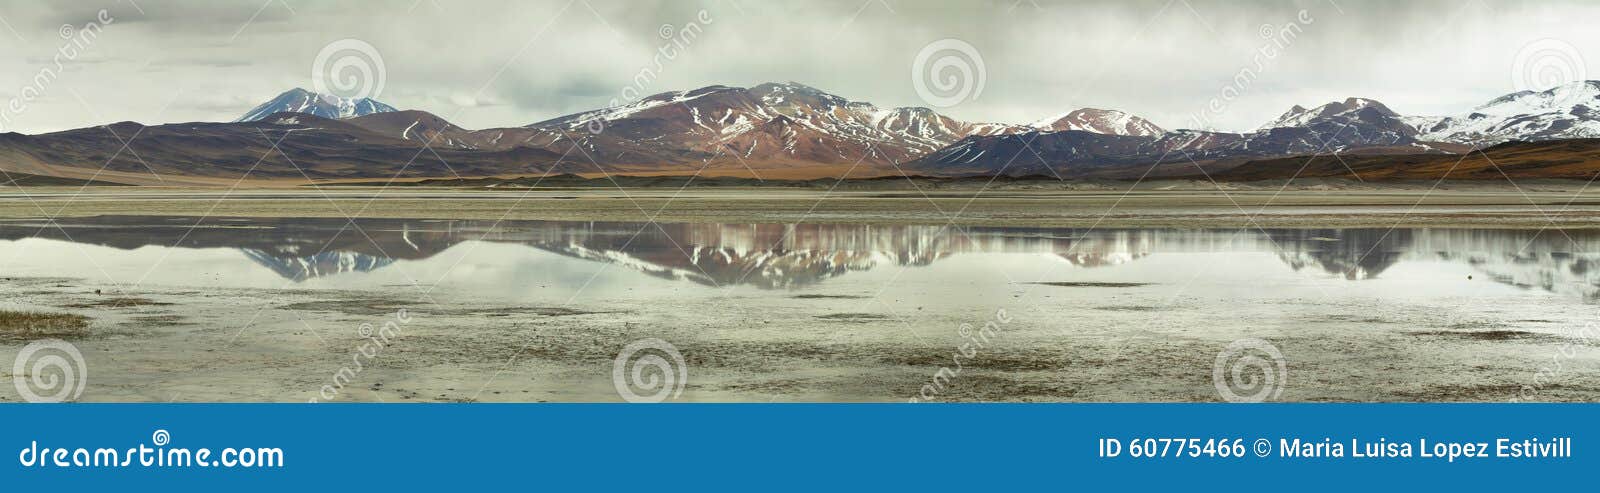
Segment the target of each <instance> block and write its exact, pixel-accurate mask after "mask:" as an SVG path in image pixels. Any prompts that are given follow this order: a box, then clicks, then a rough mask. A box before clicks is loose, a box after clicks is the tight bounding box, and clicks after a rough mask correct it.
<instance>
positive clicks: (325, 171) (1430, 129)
mask: <svg viewBox="0 0 1600 493" xmlns="http://www.w3.org/2000/svg"><path fill="white" fill-rule="evenodd" d="M1586 139H1600V82H1597V81H1582V82H1575V83H1571V84H1567V85H1563V86H1560V87H1556V88H1552V89H1549V90H1546V91H1538V92H1534V91H1523V92H1517V93H1513V94H1508V95H1505V96H1502V97H1499V98H1495V99H1494V100H1491V101H1489V102H1487V103H1485V104H1483V105H1480V106H1478V107H1477V108H1474V109H1473V110H1472V111H1469V112H1466V113H1463V114H1458V115H1447V116H1408V115H1402V114H1399V113H1397V112H1395V111H1393V110H1391V109H1390V108H1389V107H1387V106H1386V105H1384V104H1383V103H1381V102H1378V101H1375V100H1372V99H1365V98H1347V99H1345V100H1342V101H1334V102H1329V103H1326V104H1322V105H1319V106H1315V107H1312V108H1306V107H1302V106H1294V107H1292V108H1290V109H1289V110H1288V111H1286V112H1285V113H1284V114H1283V115H1282V116H1280V117H1278V118H1277V119H1274V120H1273V121H1271V122H1268V123H1266V124H1264V125H1262V126H1261V127H1260V128H1258V129H1256V130H1253V131H1250V132H1242V133H1232V132H1215V131H1205V130H1191V129H1180V130H1167V129H1163V128H1161V127H1160V126H1157V125H1155V124H1154V123H1152V122H1150V121H1149V120H1146V119H1144V118H1141V117H1139V116H1136V115H1132V114H1128V113H1126V112H1122V111H1117V110H1110V109H1093V108H1083V109H1077V110H1072V111H1069V112H1065V113H1062V114H1059V115H1058V116H1053V117H1049V118H1044V119H1041V120H1039V121H1036V122H1034V123H1031V124H1004V123H985V122H967V121H961V120H957V119H955V118H952V117H949V116H946V115H943V114H940V113H938V112H936V111H934V110H931V109H928V108H920V107H897V108H891V107H879V106H876V105H873V104H871V103H867V102H861V101H852V100H849V99H846V98H844V97H841V96H838V95H834V94H830V93H828V92H825V91H822V90H820V89H817V88H813V87H810V86H806V85H804V84H799V83H795V82H785V83H767V84H760V85H756V86H753V87H748V88H745V87H731V86H708V87H702V88H699V89H693V90H687V91H674V92H665V93H660V94H656V95H652V96H648V97H644V98H641V99H639V100H637V101H632V102H628V103H625V104H620V105H617V106H612V107H608V108H602V109H597V110H593V111H586V112H581V113H576V114H572V115H567V116H562V117H559V118H554V119H549V120H545V121H540V122H536V123H532V124H528V125H525V126H520V127H509V128H492V129H481V130H469V129H465V128H462V127H460V126H457V125H455V124H452V123H450V122H449V121H447V120H445V119H444V118H441V117H439V116H437V115H433V114H430V113H427V112H423V111H417V110H406V111H401V110H397V109H396V108H394V107H392V106H389V105H387V104H384V103H381V102H378V101H374V100H371V99H347V98H339V97H335V96H328V95H320V94H316V93H312V92H310V91H306V90H303V89H294V90H291V91H288V92H285V93H283V94H281V95H279V96H278V97H276V98H273V99H272V100H270V101H268V102H266V103H264V104H262V105H260V106H258V107H256V108H254V109H252V110H251V111H250V112H248V113H246V114H245V115H243V116H241V117H240V118H239V119H238V120H237V121H234V122H226V123H181V124H167V125H156V126H145V125H141V124H138V123H134V122H120V123H113V124H108V125H103V126H99V127H90V128H83V129H76V130H68V131H63V132H54V133H47V134H39V135H22V134H15V133H7V134H0V169H3V170H5V171H7V172H8V173H19V174H25V175H37V176H43V177H60V178H75V179H88V178H93V179H95V180H97V181H101V182H116V183H129V184H151V183H169V184H170V183H186V184H205V183H231V182H232V181H234V180H237V179H239V178H241V177H248V178H251V179H257V180H289V181H298V182H306V181H336V180H362V179H368V180H370V179H389V178H392V177H400V178H441V177H449V178H456V177H513V176H538V175H543V174H551V173H573V174H585V175H597V174H613V173H623V174H638V175H689V174H696V173H704V174H707V175H739V176H755V177H762V178H769V179H770V178H779V179H809V178H818V177H851V178H865V177H877V176H900V175H926V176H968V175H990V176H992V175H996V174H1004V175H1012V176H1024V175H1040V176H1053V177H1060V178H1126V179H1131V178H1138V177H1145V176H1150V177H1190V178H1193V177H1198V176H1206V177H1216V178H1219V179H1274V178H1288V177H1290V176H1300V171H1299V169H1300V168H1302V167H1303V166H1302V165H1301V163H1306V162H1307V161H1308V159H1309V160H1310V162H1312V163H1318V161H1317V159H1322V161H1323V162H1322V163H1321V164H1319V165H1318V166H1317V167H1315V168H1316V169H1318V170H1322V172H1326V176H1329V177H1338V176H1341V172H1342V174H1343V176H1345V177H1352V176H1357V175H1359V176H1362V178H1363V179H1366V178H1367V177H1375V178H1379V179H1381V178H1384V177H1392V178H1399V177H1406V178H1429V177H1434V178H1437V177H1441V176H1444V175H1443V174H1441V173H1448V172H1449V171H1448V170H1447V169H1445V168H1439V169H1435V168H1437V167H1428V166H1417V165H1416V163H1420V162H1428V163H1432V162H1434V161H1439V160H1443V161H1450V160H1452V159H1451V158H1449V156H1456V157H1457V158H1460V157H1461V155H1462V154H1463V153H1469V152H1476V151H1475V150H1477V149H1484V148H1490V147H1493V146H1497V145H1501V144H1507V143H1516V142H1553V141H1561V142H1563V144H1560V145H1554V144H1551V145H1546V146H1544V147H1541V148H1539V150H1537V151H1536V152H1523V153H1522V154H1521V155H1522V156H1523V157H1524V158H1527V159H1533V160H1535V161H1537V162H1533V163H1531V164H1532V165H1533V167H1532V168H1529V169H1533V170H1535V171H1534V172H1530V173H1531V175H1532V176H1534V177H1541V176H1544V175H1540V174H1539V173H1540V171H1537V170H1545V169H1559V171H1560V173H1559V175H1560V176H1559V177H1569V178H1586V177H1592V176H1593V175H1594V174H1595V172H1596V171H1600V167H1596V166H1595V165H1596V164H1600V163H1593V162H1591V161H1592V160H1591V159H1589V158H1588V156H1594V155H1597V153H1600V141H1597V140H1586ZM124 141H126V142H128V144H127V145H126V146H124V145H123V142H124ZM1522 150H1523V151H1527V149H1522ZM1476 155H1477V154H1474V156H1476ZM1316 156H1322V158H1315V157H1316ZM1295 157H1300V158H1301V159H1298V160H1296V159H1293V158H1295ZM1330 158H1331V159H1333V160H1334V161H1337V162H1338V165H1339V168H1330V167H1329V166H1328V163H1327V162H1326V161H1327V160H1328V159H1330ZM1475 159H1476V158H1475ZM1484 159H1486V160H1489V161H1490V164H1491V165H1493V160H1492V159H1491V158H1487V157H1486V158H1484ZM1351 160H1359V161H1361V162H1362V163H1363V166H1364V167H1366V168H1367V169H1366V170H1365V171H1364V172H1363V173H1359V174H1358V173H1355V170H1354V169H1351V167H1350V166H1349V165H1348V164H1347V163H1348V162H1350V161H1351ZM1456 160H1457V161H1460V159H1456ZM1297 161H1298V162H1297ZM1501 175H1504V173H1501ZM1452 177H1456V178H1474V177H1476V178H1484V177H1492V176H1482V175H1471V176H1466V175H1462V176H1455V175H1452Z"/></svg>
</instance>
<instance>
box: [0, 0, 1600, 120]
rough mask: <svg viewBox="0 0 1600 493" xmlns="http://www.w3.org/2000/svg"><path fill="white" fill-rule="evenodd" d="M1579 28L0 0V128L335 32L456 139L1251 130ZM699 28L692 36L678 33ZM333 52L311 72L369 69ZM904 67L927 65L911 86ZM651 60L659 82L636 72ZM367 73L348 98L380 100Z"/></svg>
mask: <svg viewBox="0 0 1600 493" xmlns="http://www.w3.org/2000/svg"><path fill="white" fill-rule="evenodd" d="M102 9H104V10H105V11H106V14H104V15H101V14H99V13H98V12H99V11H100V10H102ZM702 11H703V13H702ZM1594 19H1600V2H1592V1H1588V2H1586V1H1573V2H1559V1H1544V2H1521V1H1479V0H1470V1H1461V0H1448V1H1439V2H1425V1H1418V2H1389V1H1381V2H1378V1H1375V2H1366V1H1358V0H1331V1H1330V0H1304V1H1300V2H1292V1H1282V2H1259V3H1250V2H1242V1H1237V0H1231V1H1210V0H1152V1H1142V2H1141V1H1133V2H1128V1H1092V2H1090V1H1073V2H1061V1H1054V0H972V1H963V2H953V1H929V0H919V1H911V0H865V1H863V0H838V1H831V0H810V1H796V2H787V1H758V0H705V1H702V2H695V1H689V0H675V1H660V2H648V1H640V0H549V1H544V0H534V1H527V0H519V1H471V2H463V1H452V0H395V1H376V0H374V1H362V2H330V1H312V0H240V1H228V0H210V1H198V0H196V1H176V0H77V1H72V2H38V1H33V0H0V21H3V22H0V130H4V131H18V132H24V133H38V132H48V131H55V130H62V129H67V128H76V127H83V126H90V125H97V124H103V123H107V122H115V121H123V120H133V121H138V122H142V123H147V124H154V123H171V122H187V121H228V120H232V119H234V118H237V117H238V116H239V115H240V114H242V113H244V112H245V111H247V110H249V109H250V108H251V107H252V106H254V105H256V104H259V103H261V102H263V101H265V100H267V99H270V98H271V97H273V96H275V95H277V94H278V93H280V92H282V91H284V90H287V89H289V88H294V87H306V88H311V87H313V86H314V79H315V77H314V76H313V71H314V70H313V69H314V67H315V66H316V65H317V61H318V58H319V54H322V53H323V52H324V48H326V47H328V46H330V45H337V43H339V42H341V40H347V39H354V40H359V41H360V42H364V43H365V44H366V45H368V46H370V47H371V51H374V52H376V54H377V56H378V57H381V60H382V70H378V71H372V73H374V74H381V76H382V77H381V81H382V86H381V91H380V92H379V93H378V94H377V95H376V99H378V100H380V101H383V102H386V103H389V104H391V105H394V106H396V107H400V108H411V109H422V110H427V111H430V112H433V113H436V114H439V115H440V116H443V117H445V118H447V119H449V120H451V121H453V122H455V123H457V124H459V125H462V126H465V127H468V128H487V127H495V126H516V125H525V124H528V123H532V122H536V121H540V120H544V119H548V118H552V117H556V116H560V115H563V114H567V113H572V112H576V111H582V110H586V109H592V108H596V107H601V106H605V105H606V104H607V103H608V102H610V101H612V100H618V99H623V98H626V97H629V96H631V94H632V92H631V91H634V90H641V89H642V91H640V92H643V93H655V92H665V91H672V90H681V89H689V88H694V87H700V86H705V85H711V84H724V85H736V86H749V85H754V84H759V83H761V82H767V81H797V82H802V83H805V84H808V85H811V86H814V87H817V88H820V89H823V90H826V91H829V92H832V93H835V94H838V95H841V96H844V97H847V98H850V99H853V100H858V101H870V102H873V103H876V104H878V105H880V106H930V105H934V104H935V103H937V105H938V106H941V107H940V108H939V109H940V111H941V112H944V113H946V114H948V115H950V116H952V117H955V118H959V119H963V120H969V121H999V122H1014V123H1024V122H1030V121H1034V120H1038V119H1040V118H1044V117H1046V116H1050V115H1052V114H1057V113H1062V112H1065V111H1067V110H1071V109H1074V108H1079V107H1099V108H1116V109H1122V110H1126V111H1129V112H1132V113H1135V114H1138V115H1142V116H1145V117H1147V118H1150V119H1151V120H1154V121H1155V122H1156V123H1157V124H1159V125H1162V126H1165V127H1168V128H1189V127H1196V126H1209V127H1210V128H1215V129H1222V130H1247V129H1251V128H1254V127H1256V126H1258V125H1260V124H1261V123H1264V122H1266V121H1268V120H1271V119H1272V118H1274V117H1276V116H1277V115H1279V114H1281V113H1283V112H1284V111H1285V110H1286V109H1288V108H1289V107H1290V106H1292V105H1295V104H1301V105H1306V106H1312V105H1317V104H1322V103H1325V102H1328V101H1331V100H1335V99H1343V98H1345V97H1349V96H1361V97H1369V98H1374V99H1377V100H1380V101H1383V102H1384V103H1387V104H1388V105H1389V106H1390V107H1391V108H1394V109H1395V110H1396V111H1399V112H1402V113H1408V114H1449V113H1457V112H1463V111H1467V110H1470V109H1471V108H1472V107H1473V106H1476V105H1478V104H1481V103H1483V102H1484V101H1486V100H1488V99H1490V98H1493V97H1495V96H1498V95H1502V94H1505V93H1509V92H1512V91H1515V90H1518V89H1525V88H1538V86H1541V85H1548V84H1551V83H1554V82H1556V81H1561V80H1567V79H1574V78H1582V77H1585V76H1588V77H1587V78H1594V79H1600V65H1597V66H1595V67H1594V69H1595V71H1596V72H1597V73H1596V74H1588V73H1587V72H1586V68H1587V67H1586V61H1592V62H1593V63H1595V64H1600V29H1594V28H1593V21H1594ZM90 24H95V26H90ZM691 27H694V28H698V29H699V32H698V34H697V35H693V36H691V37H685V36H683V35H681V34H675V33H681V32H682V31H683V30H684V29H689V28H691ZM1291 28H1292V29H1293V30H1294V33H1295V34H1294V35H1292V36H1288V37H1285V36H1282V35H1273V34H1271V33H1274V32H1277V33H1282V32H1286V31H1284V30H1285V29H1291ZM96 29H98V35H97V36H93V37H92V38H90V37H86V36H85V33H88V32H93V31H95V30H96ZM663 30H666V33H663ZM663 34H667V36H665V37H664V36H663ZM86 38H88V39H89V40H88V41H87V42H85V41H84V40H85V39H86ZM941 40H958V41H955V42H950V41H944V42H941ZM674 44H676V45H678V46H671V47H668V48H666V49H665V51H663V46H664V45H674ZM1269 45H1271V46H1269ZM337 46H352V45H351V44H349V43H348V42H347V43H345V44H343V45H337ZM930 46H933V47H935V48H940V47H942V48H952V47H953V48H952V49H953V50H954V51H951V50H944V51H945V52H948V53H956V54H957V55H955V56H956V58H949V59H947V55H948V54H947V53H946V54H941V53H940V52H939V50H932V49H931V48H930V49H929V50H931V51H929V50H925V48H928V47H930ZM969 47H970V48H969ZM963 50H966V51H963ZM63 53H67V54H66V55H63ZM662 53H670V54H671V56H670V57H663V56H661V54H662ZM970 53H976V55H977V57H978V58H981V63H982V69H981V70H976V68H977V64H976V63H975V61H974V60H972V59H971V56H970ZM331 56H333V57H334V58H332V61H333V62H334V63H329V64H326V66H339V67H344V68H346V69H350V68H359V67H361V66H363V63H364V64H365V66H366V67H376V64H375V63H373V62H371V61H369V60H368V59H367V58H359V59H355V60H354V61H353V62H352V63H351V64H349V65H341V64H340V63H337V62H339V61H340V60H344V59H343V58H342V55H331ZM919 56H921V59H922V60H923V61H924V62H925V63H923V64H922V66H923V68H925V69H929V70H927V71H931V70H932V69H934V68H939V69H941V70H942V71H941V72H938V73H939V74H940V77H935V78H929V77H926V76H925V77H923V78H922V80H923V81H925V82H924V83H923V86H924V90H923V91H920V92H919V90H918V85H917V84H918V82H917V78H916V77H914V76H913V68H914V67H915V66H916V65H917V61H918V60H919ZM323 59H324V60H330V56H323ZM344 61H350V60H344ZM657 61H660V62H662V63H660V64H659V65H657ZM942 61H950V62H952V63H950V64H942V63H939V62H942ZM962 66H965V67H969V68H972V69H974V70H969V71H968V73H970V74H973V75H972V76H970V77H963V76H962V74H961V72H960V70H959V69H960V68H961V67H962ZM656 67H659V70H656ZM58 68H59V69H58ZM645 68H650V69H652V71H654V72H655V74H654V75H653V76H652V77H649V78H648V80H646V81H644V82H642V83H641V82H639V80H638V79H636V77H635V76H636V75H637V74H639V72H640V70H641V69H645ZM1247 68H1248V69H1250V75H1249V76H1247V77H1245V78H1244V79H1240V78H1239V77H1238V76H1239V75H1240V71H1241V70H1242V69H1247ZM47 72H48V74H47ZM925 72H926V71H925ZM324 73H326V71H324ZM339 73H341V74H347V75H348V74H354V73H356V72H349V71H346V72H339ZM946 77H953V78H954V79H947V78H946ZM980 77H981V79H980ZM357 78H358V79H360V77H357ZM375 78H376V77H368V78H365V79H361V81H360V83H358V84H357V90H367V91H371V90H375V89H377V84H376V82H375V81H374V80H372V79H375ZM951 80H954V81H956V82H955V88H954V89H953V90H952V91H946V92H937V83H938V82H941V81H951ZM979 80H981V90H980V85H979V83H978V81H979ZM926 81H932V82H926ZM930 84H931V86H932V87H934V89H927V87H930ZM325 85H326V84H325ZM630 88H632V89H630ZM930 91H933V92H931V93H930ZM952 94H953V95H954V96H952ZM24 96H26V97H24ZM6 103H9V104H6ZM1208 108H1209V109H1208ZM19 109H20V111H18V110H19ZM1200 118H1204V120H1205V121H1207V122H1208V123H1206V124H1205V125H1197V124H1196V122H1197V121H1200V120H1199V119H1200Z"/></svg>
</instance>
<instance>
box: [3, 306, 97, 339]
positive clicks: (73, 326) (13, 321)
mask: <svg viewBox="0 0 1600 493" xmlns="http://www.w3.org/2000/svg"><path fill="white" fill-rule="evenodd" d="M88 335H89V317H85V316H83V315H78V314H73V313H43V312H26V311H11V310H0V340H4V341H26V340H33V339H43V338H57V339H81V338H84V337H86V336H88Z"/></svg>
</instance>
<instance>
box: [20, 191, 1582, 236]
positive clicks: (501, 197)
mask: <svg viewBox="0 0 1600 493" xmlns="http://www.w3.org/2000/svg"><path fill="white" fill-rule="evenodd" d="M107 215H124V216H126V215H138V216H171V217H194V216H209V217H260V218H273V217H307V218H310V217H331V218H406V219H420V220H442V219H475V220H568V221H591V220H592V221H619V222H628V221H639V222H645V221H655V222H661V223H820V222H828V223H842V224H884V225H952V226H1030V227H1063V228H1070V227H1108V228H1111V227H1120V228H1162V227H1177V228H1227V227H1274V228H1322V227H1330V228H1331V227H1338V228H1362V227H1374V228H1388V227H1441V228H1448V227H1475V228H1508V229H1522V228H1527V229H1542V228H1562V229H1579V228H1600V221H1597V220H1596V219H1597V218H1600V187H1596V188H1594V189H1587V190H1584V192H1583V193H1581V194H1580V193H1577V192H1574V191H1543V190H1526V189H1516V190H1507V189H1492V190H1432V191H1415V190H1372V191H1359V192H1357V191H1312V190H1293V191H1283V192H1278V191H1273V190H1238V191H1226V192H1224V191H1215V190H1213V191H1177V190H1123V191H1115V190H1112V191H1106V190H1094V191H1084V190H1076V191H1074V190H1048V191H1042V190H998V191H986V192H983V193H981V194H980V193H967V192H962V191H931V192H927V191H895V190H889V191H856V190H844V191H828V190H823V191H813V190H793V189H662V188H644V189H631V190H630V189H610V190H598V189H548V190H547V189H530V190H454V189H438V190H425V189H415V188H407V189H372V188H359V187H354V188H329V189H315V190H304V189H302V190H242V191H228V190H221V191H218V190H213V189H134V190H130V189H126V188H118V189H115V190H107V189H88V190H83V191H81V192H80V190H79V189H75V188H37V189H26V190H21V191H18V190H15V189H11V190H7V189H0V218H3V219H37V218H47V217H88V216H107Z"/></svg>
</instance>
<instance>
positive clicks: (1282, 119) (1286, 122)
mask: <svg viewBox="0 0 1600 493" xmlns="http://www.w3.org/2000/svg"><path fill="white" fill-rule="evenodd" d="M1369 108H1371V109H1372V110H1373V111H1377V112H1378V113H1379V114H1381V115H1384V116H1398V115H1397V114H1396V113H1395V112H1394V111H1392V110H1390V109H1389V107H1388V106H1384V104H1383V103H1380V102H1378V101H1377V100H1373V99H1367V98H1345V100H1344V101H1334V102H1331V103H1328V104H1324V105H1322V106H1318V107H1316V108H1313V109H1309V110H1308V109H1306V108H1305V107H1304V106H1300V105H1298V104H1297V105H1294V107H1292V108H1289V111H1286V112H1284V113H1283V115H1281V116H1279V117H1278V118H1277V119H1275V120H1273V121H1270V122H1267V124H1266V125H1262V126H1261V127H1260V128H1259V129H1257V130H1270V129H1274V128H1285V127H1304V126H1306V125H1309V124H1311V123H1312V122H1313V121H1316V120H1319V119H1324V118H1330V117H1337V116H1341V115H1348V114H1350V113H1354V112H1360V111H1362V110H1366V109H1369Z"/></svg>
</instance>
